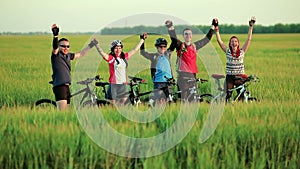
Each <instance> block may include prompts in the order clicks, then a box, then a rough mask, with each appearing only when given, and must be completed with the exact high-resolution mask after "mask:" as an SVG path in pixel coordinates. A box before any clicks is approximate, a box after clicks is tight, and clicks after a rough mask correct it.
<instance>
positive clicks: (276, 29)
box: [0, 23, 300, 35]
mask: <svg viewBox="0 0 300 169" xmlns="http://www.w3.org/2000/svg"><path fill="white" fill-rule="evenodd" d="M187 27H189V28H191V29H192V31H193V33H194V34H206V33H207V32H208V31H209V29H210V28H211V26H203V25H198V26H197V25H196V26H191V25H176V33H177V34H181V33H182V30H183V29H184V28H187ZM248 27H249V26H248V25H233V24H224V25H220V26H219V30H220V32H221V33H222V34H247V33H248ZM253 31H254V33H300V24H281V23H278V24H275V25H271V26H263V25H255V26H254V30H253ZM143 32H148V33H149V34H151V33H152V34H167V33H168V32H167V29H166V28H165V27H164V26H143V25H141V26H134V27H113V28H103V29H102V30H101V31H100V32H97V34H101V35H132V34H141V33H143ZM18 34H25V35H44V34H45V35H46V34H51V32H50V31H49V32H26V33H21V32H2V33H1V32H0V35H18ZM64 34H95V32H64Z"/></svg>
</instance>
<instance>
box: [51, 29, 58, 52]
mask: <svg viewBox="0 0 300 169" xmlns="http://www.w3.org/2000/svg"><path fill="white" fill-rule="evenodd" d="M51 30H52V33H53V41H52V53H53V54H55V55H56V54H57V53H58V33H59V28H58V27H57V25H56V24H53V25H52V27H51Z"/></svg>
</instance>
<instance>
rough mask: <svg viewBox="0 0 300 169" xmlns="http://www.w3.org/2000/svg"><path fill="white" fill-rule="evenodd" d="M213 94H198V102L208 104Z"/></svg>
mask: <svg viewBox="0 0 300 169" xmlns="http://www.w3.org/2000/svg"><path fill="white" fill-rule="evenodd" d="M213 98H214V96H213V95H212V94H202V95H200V102H204V103H208V104H210V103H211V102H212V100H213Z"/></svg>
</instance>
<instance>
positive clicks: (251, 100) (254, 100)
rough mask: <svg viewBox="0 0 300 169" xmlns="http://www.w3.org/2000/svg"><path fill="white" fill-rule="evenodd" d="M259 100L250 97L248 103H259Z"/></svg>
mask: <svg viewBox="0 0 300 169" xmlns="http://www.w3.org/2000/svg"><path fill="white" fill-rule="evenodd" d="M258 101H259V100H258V99H257V98H256V97H248V102H258Z"/></svg>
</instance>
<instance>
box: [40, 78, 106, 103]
mask: <svg viewBox="0 0 300 169" xmlns="http://www.w3.org/2000/svg"><path fill="white" fill-rule="evenodd" d="M101 79H102V78H100V76H99V75H97V76H95V77H93V78H87V79H86V80H83V81H79V82H76V83H77V84H79V85H84V86H85V88H83V89H81V90H79V91H78V92H75V93H73V94H71V96H70V97H71V98H72V97H74V96H77V95H79V94H82V93H83V96H82V98H81V100H80V102H79V104H80V105H82V106H94V105H97V106H101V105H106V104H109V101H107V100H101V99H98V98H97V96H96V94H95V92H94V91H93V90H91V88H90V86H89V85H90V84H91V83H92V82H93V81H99V80H101ZM52 83H53V82H52V81H50V82H49V84H52ZM96 85H97V84H96ZM87 98H89V99H88V100H87ZM45 105H53V106H55V107H56V106H57V105H56V102H55V101H54V100H51V99H48V98H43V99H40V100H38V101H36V102H35V106H45Z"/></svg>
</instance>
